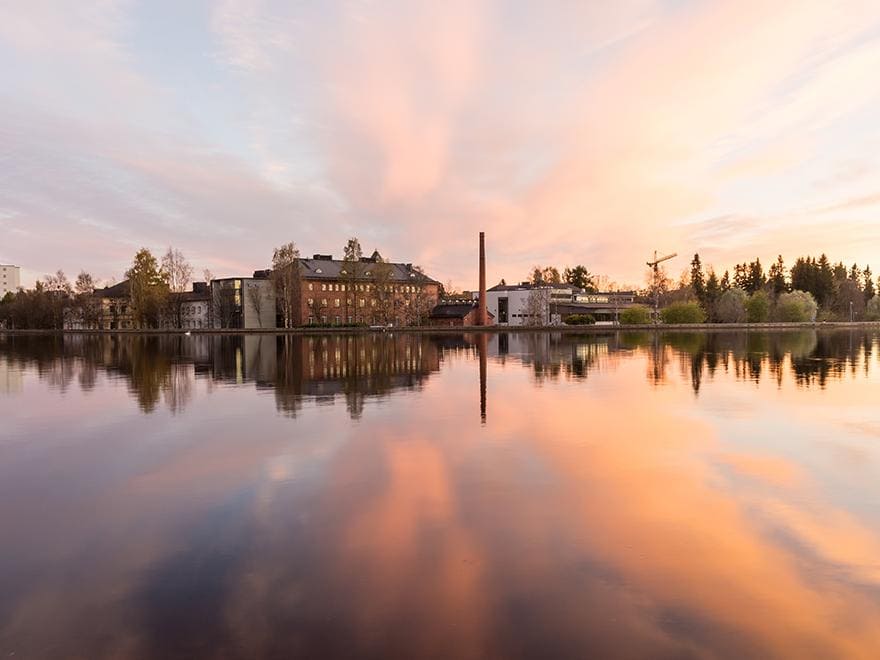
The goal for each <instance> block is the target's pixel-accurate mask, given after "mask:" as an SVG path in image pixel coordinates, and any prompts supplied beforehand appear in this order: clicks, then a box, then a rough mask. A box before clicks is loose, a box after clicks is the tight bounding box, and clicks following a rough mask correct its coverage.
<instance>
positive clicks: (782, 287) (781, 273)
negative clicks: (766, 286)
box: [768, 254, 788, 296]
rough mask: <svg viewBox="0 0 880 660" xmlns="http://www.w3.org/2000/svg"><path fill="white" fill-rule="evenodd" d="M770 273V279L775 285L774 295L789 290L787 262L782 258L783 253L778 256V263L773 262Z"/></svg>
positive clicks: (773, 285) (771, 283)
mask: <svg viewBox="0 0 880 660" xmlns="http://www.w3.org/2000/svg"><path fill="white" fill-rule="evenodd" d="M768 275H769V277H768V281H769V282H770V285H771V286H772V287H773V295H774V296H778V295H779V294H780V293H784V292H785V291H787V290H788V285H787V284H786V282H785V262H784V261H783V260H782V255H781V254H780V255H779V256H778V257H777V258H776V263H774V264H771V266H770V270H769V271H768Z"/></svg>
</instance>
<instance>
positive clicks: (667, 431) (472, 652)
mask: <svg viewBox="0 0 880 660" xmlns="http://www.w3.org/2000/svg"><path fill="white" fill-rule="evenodd" d="M878 354H880V335H878V334H872V333H862V332H848V331H843V332H834V333H831V332H829V333H818V334H817V333H816V332H812V331H810V332H788V333H772V334H752V335H745V334H734V333H718V334H668V335H666V336H660V337H655V336H653V335H650V334H625V333H624V334H618V335H614V334H609V335H608V336H584V337H576V336H572V335H555V334H540V335H532V334H520V335H517V334H510V335H494V336H491V337H485V336H482V337H480V336H469V335H463V336H451V335H444V336H437V337H423V336H411V335H404V336H369V337H345V336H326V337H314V338H302V337H269V336H260V337H251V336H249V337H222V338H221V337H192V338H171V337H147V338H144V337H66V338H64V339H61V338H42V337H41V338H36V337H34V338H31V337H16V338H11V337H3V336H0V657H7V656H10V655H12V654H15V656H16V657H23V658H32V657H33V658H43V657H52V658H55V657H57V658H103V657H109V658H114V657H115V658H129V657H133V658H154V657H155V658H194V657H204V658H256V657H272V658H293V657H303V658H334V657H335V658H357V657H364V658H397V657H401V658H585V657H602V658H606V657H632V658H642V657H651V658H690V657H700V658H702V657H710V658H740V657H766V658H772V657H785V658H837V657H847V658H849V657H852V658H858V657H865V658H877V657H880V406H878V402H880V358H878Z"/></svg>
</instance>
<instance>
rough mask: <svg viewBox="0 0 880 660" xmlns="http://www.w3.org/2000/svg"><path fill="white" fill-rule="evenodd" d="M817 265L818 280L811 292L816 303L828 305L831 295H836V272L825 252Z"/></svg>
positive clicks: (823, 305)
mask: <svg viewBox="0 0 880 660" xmlns="http://www.w3.org/2000/svg"><path fill="white" fill-rule="evenodd" d="M816 266H817V272H816V282H815V284H814V289H813V291H812V292H811V293H812V294H813V297H814V298H815V300H816V303H818V304H819V305H821V306H822V307H827V306H828V305H829V304H830V303H831V296H832V295H834V273H833V271H832V269H831V264H830V263H829V261H828V257H827V256H825V254H824V253H823V254H822V255H821V256H820V257H819V260H818V261H817V262H816ZM844 271H845V269H844Z"/></svg>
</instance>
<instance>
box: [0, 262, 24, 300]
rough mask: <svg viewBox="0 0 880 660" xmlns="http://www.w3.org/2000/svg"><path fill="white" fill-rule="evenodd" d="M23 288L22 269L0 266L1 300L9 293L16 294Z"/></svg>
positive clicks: (9, 265) (8, 265) (6, 265)
mask: <svg viewBox="0 0 880 660" xmlns="http://www.w3.org/2000/svg"><path fill="white" fill-rule="evenodd" d="M20 286H21V268H19V267H18V266H13V265H11V264H0V299H2V298H3V297H4V296H5V295H6V294H7V293H15V292H16V291H18V287H20Z"/></svg>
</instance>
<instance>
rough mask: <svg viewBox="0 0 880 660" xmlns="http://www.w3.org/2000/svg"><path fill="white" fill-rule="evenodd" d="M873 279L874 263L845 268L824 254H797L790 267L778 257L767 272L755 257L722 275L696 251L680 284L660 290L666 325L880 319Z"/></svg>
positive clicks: (877, 284)
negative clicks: (704, 263)
mask: <svg viewBox="0 0 880 660" xmlns="http://www.w3.org/2000/svg"><path fill="white" fill-rule="evenodd" d="M873 278H874V276H873V273H872V272H871V267H870V266H865V267H864V268H862V267H860V266H859V265H858V264H853V265H852V266H850V267H849V268H847V267H846V266H844V264H843V263H842V262H838V263H836V264H832V263H831V262H830V261H829V259H828V257H827V256H826V255H825V254H822V255H821V256H820V257H818V258H816V257H812V256H806V257H799V258H798V259H797V260H796V261H795V263H794V265H793V266H792V267H791V269H790V270H789V269H788V268H787V267H786V264H785V262H784V260H783V258H782V256H779V257H778V258H777V259H776V261H775V262H773V263H772V264H771V265H770V268H769V269H767V271H766V272H765V270H764V267H763V265H762V264H761V260H760V259H755V260H754V261H752V262H750V263H742V264H737V265H736V267H735V268H734V269H733V275H732V276H731V273H730V271H725V272H724V274H723V275H722V276H721V277H718V275H717V274H716V272H715V270H714V269H713V268H711V267H709V268H708V269H706V270H704V268H703V264H702V261H701V259H700V255H699V254H695V255H694V258H693V260H692V261H691V267H690V271H689V273H686V275H685V276H683V278H682V280H681V281H680V282H679V284H678V287H677V288H672V287H670V286H668V284H667V285H666V286H665V287H664V288H665V290H664V291H662V292H661V299H662V300H663V301H664V303H665V304H664V309H663V310H662V316H663V320H664V321H665V322H667V323H692V322H703V321H708V322H712V323H745V322H748V323H763V322H767V321H780V322H803V321H815V320H820V321H823V320H828V321H849V320H853V321H863V320H868V321H876V320H880V297H878V295H877V290H878V287H880V281H878V282H877V283H876V284H875V280H874V279H873ZM658 285H659V286H663V283H662V282H661V283H659V284H658Z"/></svg>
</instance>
